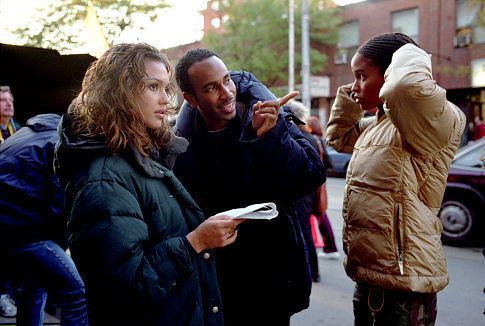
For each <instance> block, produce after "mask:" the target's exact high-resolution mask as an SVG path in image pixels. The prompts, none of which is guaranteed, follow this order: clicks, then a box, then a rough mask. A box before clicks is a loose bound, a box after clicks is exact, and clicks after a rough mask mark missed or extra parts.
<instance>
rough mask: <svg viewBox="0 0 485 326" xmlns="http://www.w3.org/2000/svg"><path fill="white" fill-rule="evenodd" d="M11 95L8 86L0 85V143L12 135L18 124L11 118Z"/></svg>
mask: <svg viewBox="0 0 485 326" xmlns="http://www.w3.org/2000/svg"><path fill="white" fill-rule="evenodd" d="M13 114H14V109H13V95H12V92H11V91H10V87H9V86H0V129H1V131H2V132H1V134H0V143H2V142H4V141H5V139H7V138H8V137H10V136H12V135H13V133H14V132H15V131H17V129H19V128H20V125H19V124H18V123H17V122H16V121H15V120H14V119H13Z"/></svg>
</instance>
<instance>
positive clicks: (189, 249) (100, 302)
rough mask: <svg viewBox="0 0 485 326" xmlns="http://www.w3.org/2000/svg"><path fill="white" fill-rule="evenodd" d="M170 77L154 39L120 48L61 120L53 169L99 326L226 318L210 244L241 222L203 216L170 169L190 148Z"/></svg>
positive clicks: (89, 76) (98, 66)
mask: <svg viewBox="0 0 485 326" xmlns="http://www.w3.org/2000/svg"><path fill="white" fill-rule="evenodd" d="M171 74H172V68H171V66H170V63H169V61H168V59H167V58H166V57H165V56H164V55H162V54H161V53H160V51H159V50H157V49H156V48H154V47H152V46H150V45H147V44H143V43H141V44H120V45H116V46H113V47H112V48H111V49H109V50H108V51H107V52H105V53H104V54H103V55H102V56H101V58H100V59H99V60H97V61H96V62H95V63H93V64H92V65H91V66H90V67H89V69H88V71H87V72H86V75H85V77H84V80H83V85H82V91H81V93H80V94H79V96H78V98H77V102H76V107H75V109H74V112H73V114H69V115H66V116H64V117H63V119H62V121H61V126H60V128H59V140H58V144H57V147H56V160H55V168H56V173H57V175H58V177H59V178H60V181H61V184H62V185H63V186H64V187H65V188H66V207H67V211H68V212H70V216H69V230H68V231H69V233H70V248H71V252H72V256H73V259H74V261H75V262H76V264H77V266H78V269H79V271H80V273H81V276H82V277H83V279H84V281H85V284H86V294H87V302H88V310H89V320H90V323H91V324H93V325H147V326H149V325H174V326H175V325H191V326H200V325H223V322H224V320H223V316H222V308H221V299H220V294H219V288H218V285H217V275H216V271H215V265H214V255H213V251H212V250H211V249H212V248H215V247H222V246H226V245H228V244H230V243H232V242H234V240H235V239H236V236H237V233H238V231H237V230H235V227H236V226H237V224H238V223H241V220H231V219H230V217H228V216H227V215H220V216H213V217H210V218H208V219H207V220H205V219H204V216H203V214H202V211H201V210H200V209H199V208H198V206H197V204H196V203H195V202H194V200H193V199H192V198H191V197H190V195H189V194H188V193H187V191H186V190H185V188H184V187H183V186H182V184H181V183H180V182H179V181H178V179H177V178H176V177H175V176H174V175H173V173H172V171H171V170H170V168H171V166H172V164H173V160H174V159H175V156H176V155H177V154H179V153H181V152H182V151H183V150H185V148H186V146H187V142H186V141H185V140H184V139H182V138H179V137H175V136H173V135H171V134H170V130H169V125H168V119H167V115H168V114H169V107H170V105H171V103H172V102H171V99H172V97H173V95H174V93H173V90H172V86H171V83H170V76H171ZM159 162H163V164H164V165H163V164H161V163H159Z"/></svg>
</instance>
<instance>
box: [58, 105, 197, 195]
mask: <svg viewBox="0 0 485 326" xmlns="http://www.w3.org/2000/svg"><path fill="white" fill-rule="evenodd" d="M74 130H75V121H74V118H73V115H72V114H65V115H63V116H62V119H61V122H60V124H59V128H58V130H57V133H58V139H57V144H56V148H55V152H54V171H55V173H56V175H57V177H58V178H59V182H60V184H61V185H62V186H65V184H66V182H67V179H68V178H69V177H70V176H71V175H72V174H73V173H74V172H75V171H77V170H78V169H79V168H80V167H82V166H86V165H87V164H88V163H89V162H90V161H92V160H93V159H94V158H96V157H99V156H103V155H106V154H107V144H106V141H105V139H104V138H103V137H90V136H89V135H88V133H87V132H82V133H77V134H74ZM188 144H189V143H188V141H187V140H186V139H184V138H181V137H177V136H175V135H173V138H172V141H171V143H170V144H169V145H168V146H167V147H166V148H163V149H161V150H160V153H159V158H158V159H157V160H158V161H159V163H161V164H162V165H164V166H165V167H167V168H169V169H171V168H172V167H173V164H174V162H175V159H176V157H177V156H178V154H180V153H183V152H185V150H186V149H187V146H188ZM122 155H124V156H128V157H131V158H132V159H134V160H135V162H134V163H135V164H136V165H140V166H141V167H143V166H145V165H146V162H145V163H143V164H141V162H144V161H145V160H144V159H142V157H141V156H142V154H140V153H139V152H138V151H137V150H136V147H135V146H134V144H132V143H128V144H127V148H126V150H125V153H123V154H122ZM143 158H145V157H143Z"/></svg>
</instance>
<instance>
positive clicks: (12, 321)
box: [0, 313, 60, 326]
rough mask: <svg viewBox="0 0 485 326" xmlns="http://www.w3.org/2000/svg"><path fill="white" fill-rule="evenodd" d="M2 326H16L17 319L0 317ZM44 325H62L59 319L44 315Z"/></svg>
mask: <svg viewBox="0 0 485 326" xmlns="http://www.w3.org/2000/svg"><path fill="white" fill-rule="evenodd" d="M0 325H2V326H3V325H16V322H15V318H4V317H1V316H0ZM44 325H60V321H59V319H58V318H56V317H54V316H52V315H49V314H48V313H44Z"/></svg>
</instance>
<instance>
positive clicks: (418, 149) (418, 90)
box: [327, 33, 465, 325]
mask: <svg viewBox="0 0 485 326" xmlns="http://www.w3.org/2000/svg"><path fill="white" fill-rule="evenodd" d="M351 68H352V72H353V74H354V77H355V80H354V82H353V83H352V84H349V85H345V86H341V87H340V88H339V90H338V93H337V98H336V101H335V103H334V105H333V107H332V112H331V115H330V119H329V122H328V127H327V143H328V145H330V146H332V147H334V148H335V149H336V150H337V151H342V152H347V153H353V155H352V159H351V161H350V163H349V167H348V171H347V179H346V188H345V196H344V203H343V218H344V227H343V235H342V236H343V248H344V251H345V254H346V257H345V260H344V266H345V270H346V272H347V274H348V275H349V276H350V277H351V278H352V279H353V280H354V281H355V282H356V288H355V294H354V316H355V325H422V324H424V325H434V322H435V319H436V293H437V292H438V291H440V290H442V289H443V288H444V287H445V286H446V285H447V284H448V282H449V276H448V272H447V270H446V258H445V254H444V251H443V248H442V245H441V239H440V235H441V230H442V225H441V222H440V220H439V219H438V217H437V216H436V214H437V213H438V211H439V209H440V205H441V200H442V198H443V193H444V190H445V186H446V177H447V175H448V167H449V165H450V163H451V160H452V159H453V156H454V154H455V152H456V149H457V147H458V145H459V143H460V136H461V134H462V133H463V129H464V127H465V116H464V114H463V113H462V112H461V111H460V110H459V109H458V108H457V107H456V106H455V105H454V104H452V103H450V102H448V101H447V100H446V91H445V90H444V89H442V88H441V87H439V86H438V85H437V84H436V82H435V81H434V80H433V76H432V73H431V58H430V55H428V54H427V53H426V52H425V51H423V50H422V49H420V48H419V47H418V46H417V45H416V43H415V42H414V41H413V40H412V39H411V38H409V37H408V36H406V35H404V34H400V33H388V34H382V35H379V36H376V37H374V38H372V39H370V40H368V41H367V42H366V43H364V44H363V45H362V46H361V47H360V48H359V49H358V50H357V53H356V54H355V55H354V57H353V58H352V62H351ZM375 107H378V109H379V110H378V111H377V113H376V116H373V117H367V118H364V117H363V113H364V110H369V109H373V108H375Z"/></svg>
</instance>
